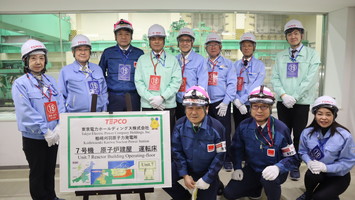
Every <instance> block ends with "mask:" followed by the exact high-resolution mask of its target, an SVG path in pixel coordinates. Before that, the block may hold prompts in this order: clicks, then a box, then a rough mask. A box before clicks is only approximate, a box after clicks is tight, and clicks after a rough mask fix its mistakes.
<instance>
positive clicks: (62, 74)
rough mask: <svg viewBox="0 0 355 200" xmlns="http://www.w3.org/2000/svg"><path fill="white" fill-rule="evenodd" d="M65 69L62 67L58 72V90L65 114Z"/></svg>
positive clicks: (66, 91) (66, 92) (66, 95)
mask: <svg viewBox="0 0 355 200" xmlns="http://www.w3.org/2000/svg"><path fill="white" fill-rule="evenodd" d="M64 71H65V68H64V67H63V68H62V69H61V70H60V73H59V77H58V89H59V91H60V93H61V95H62V97H63V100H64V102H63V104H64V109H65V112H67V97H68V90H67V82H66V78H65V72H64Z"/></svg>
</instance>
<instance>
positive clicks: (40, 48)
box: [21, 39, 47, 59]
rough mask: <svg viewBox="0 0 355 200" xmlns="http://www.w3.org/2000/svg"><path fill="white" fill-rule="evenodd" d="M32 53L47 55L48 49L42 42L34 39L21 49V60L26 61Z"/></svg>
mask: <svg viewBox="0 0 355 200" xmlns="http://www.w3.org/2000/svg"><path fill="white" fill-rule="evenodd" d="M31 53H34V54H47V48H46V46H44V44H43V43H42V42H40V41H38V40H34V39H29V40H27V41H26V42H25V43H24V44H23V45H22V47H21V55H22V56H21V59H24V58H25V57H27V56H28V55H30V54H31Z"/></svg>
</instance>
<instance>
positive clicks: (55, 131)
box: [53, 124, 60, 145]
mask: <svg viewBox="0 0 355 200" xmlns="http://www.w3.org/2000/svg"><path fill="white" fill-rule="evenodd" d="M53 132H54V133H55V134H57V135H58V141H57V142H56V144H57V145H59V138H60V137H59V133H60V126H59V124H57V126H56V127H55V128H54V129H53Z"/></svg>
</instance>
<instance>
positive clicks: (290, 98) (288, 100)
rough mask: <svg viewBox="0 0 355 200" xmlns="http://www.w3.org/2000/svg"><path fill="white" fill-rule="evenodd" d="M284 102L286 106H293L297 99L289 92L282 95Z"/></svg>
mask: <svg viewBox="0 0 355 200" xmlns="http://www.w3.org/2000/svg"><path fill="white" fill-rule="evenodd" d="M281 98H282V104H283V105H284V106H286V108H293V105H295V103H296V99H295V98H293V96H290V95H288V94H284V95H282V97H281Z"/></svg>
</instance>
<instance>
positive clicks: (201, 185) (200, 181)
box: [195, 178, 210, 190]
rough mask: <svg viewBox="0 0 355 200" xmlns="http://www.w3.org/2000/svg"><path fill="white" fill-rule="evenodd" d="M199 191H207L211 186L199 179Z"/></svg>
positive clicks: (197, 185)
mask: <svg viewBox="0 0 355 200" xmlns="http://www.w3.org/2000/svg"><path fill="white" fill-rule="evenodd" d="M195 186H196V187H197V188H198V189H201V190H207V189H208V188H209V187H210V184H208V183H206V182H205V181H204V180H203V179H202V178H200V179H198V181H197V182H196V185H195Z"/></svg>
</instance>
